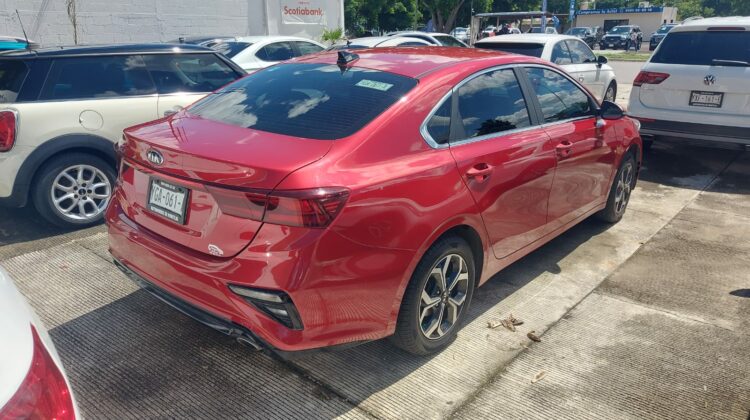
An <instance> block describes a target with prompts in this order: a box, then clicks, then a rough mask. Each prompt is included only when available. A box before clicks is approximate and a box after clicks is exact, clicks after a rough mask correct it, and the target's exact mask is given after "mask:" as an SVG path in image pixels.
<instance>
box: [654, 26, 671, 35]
mask: <svg viewBox="0 0 750 420" xmlns="http://www.w3.org/2000/svg"><path fill="white" fill-rule="evenodd" d="M672 28H674V26H662V27H661V28H659V29H658V30H657V31H656V33H657V34H666V33H667V32H669V31H671V30H672Z"/></svg>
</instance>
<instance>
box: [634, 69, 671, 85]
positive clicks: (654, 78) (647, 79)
mask: <svg viewBox="0 0 750 420" xmlns="http://www.w3.org/2000/svg"><path fill="white" fill-rule="evenodd" d="M668 78H669V74H667V73H658V72H655V71H642V72H640V73H638V76H635V80H634V81H633V86H641V85H658V84H659V83H661V82H663V81H665V80H667V79H668Z"/></svg>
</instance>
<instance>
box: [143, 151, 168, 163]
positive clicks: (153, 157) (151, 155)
mask: <svg viewBox="0 0 750 420" xmlns="http://www.w3.org/2000/svg"><path fill="white" fill-rule="evenodd" d="M146 158H147V159H148V161H149V162H151V163H153V164H154V165H161V164H162V163H164V156H162V155H161V153H159V152H158V151H156V150H149V151H148V153H146Z"/></svg>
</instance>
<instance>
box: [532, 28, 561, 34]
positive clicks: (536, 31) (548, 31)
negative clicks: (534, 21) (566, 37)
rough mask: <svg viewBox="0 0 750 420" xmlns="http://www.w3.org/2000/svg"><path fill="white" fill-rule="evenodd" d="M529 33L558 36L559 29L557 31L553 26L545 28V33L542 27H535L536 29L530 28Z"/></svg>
mask: <svg viewBox="0 0 750 420" xmlns="http://www.w3.org/2000/svg"><path fill="white" fill-rule="evenodd" d="M527 33H530V34H548V35H556V34H557V29H555V28H554V27H553V26H545V27H544V31H542V27H541V26H534V27H531V28H529V31H528V32H527Z"/></svg>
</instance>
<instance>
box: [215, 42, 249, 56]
mask: <svg viewBox="0 0 750 420" xmlns="http://www.w3.org/2000/svg"><path fill="white" fill-rule="evenodd" d="M251 45H253V44H252V43H251V42H234V41H231V42H219V43H218V44H215V45H214V46H212V47H211V48H212V49H213V50H215V51H218V52H220V53H222V54H224V55H225V56H227V57H229V58H232V57H234V56H235V55H237V54H239V53H240V52H242V51H243V50H244V49H245V48H247V47H249V46H251Z"/></svg>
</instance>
